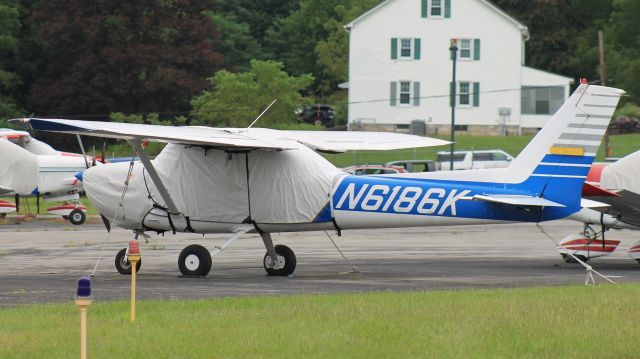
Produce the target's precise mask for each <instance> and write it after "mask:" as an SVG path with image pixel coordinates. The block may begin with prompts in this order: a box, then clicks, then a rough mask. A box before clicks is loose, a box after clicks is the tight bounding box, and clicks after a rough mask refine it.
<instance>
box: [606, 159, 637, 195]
mask: <svg viewBox="0 0 640 359" xmlns="http://www.w3.org/2000/svg"><path fill="white" fill-rule="evenodd" d="M600 187H602V188H606V189H610V190H616V189H618V190H622V189H626V190H628V191H631V192H634V193H638V194H640V151H636V152H634V153H632V154H630V155H628V156H626V157H624V158H621V159H619V160H618V161H617V162H616V163H613V164H611V165H609V166H606V167H605V168H604V169H603V170H602V175H601V177H600Z"/></svg>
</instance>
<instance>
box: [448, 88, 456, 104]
mask: <svg viewBox="0 0 640 359" xmlns="http://www.w3.org/2000/svg"><path fill="white" fill-rule="evenodd" d="M455 105H456V88H455V85H454V84H453V82H449V106H451V107H454V106H455Z"/></svg>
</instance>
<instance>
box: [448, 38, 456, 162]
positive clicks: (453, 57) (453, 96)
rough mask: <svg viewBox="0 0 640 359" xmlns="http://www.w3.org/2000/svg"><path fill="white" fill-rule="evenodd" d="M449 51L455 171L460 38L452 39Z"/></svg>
mask: <svg viewBox="0 0 640 359" xmlns="http://www.w3.org/2000/svg"><path fill="white" fill-rule="evenodd" d="M449 51H451V62H453V71H452V79H451V91H450V92H451V94H450V97H451V101H450V103H451V158H450V167H449V171H453V151H454V147H455V140H456V88H457V84H456V58H457V56H458V39H451V46H450V47H449Z"/></svg>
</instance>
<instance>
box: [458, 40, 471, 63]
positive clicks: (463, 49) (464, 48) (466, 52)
mask: <svg viewBox="0 0 640 359" xmlns="http://www.w3.org/2000/svg"><path fill="white" fill-rule="evenodd" d="M471 46H472V42H471V40H470V39H460V58H461V59H466V60H470V59H471V52H472V51H471Z"/></svg>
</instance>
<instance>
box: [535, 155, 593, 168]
mask: <svg viewBox="0 0 640 359" xmlns="http://www.w3.org/2000/svg"><path fill="white" fill-rule="evenodd" d="M592 162H593V156H580V157H578V156H567V155H551V154H549V155H545V156H544V157H543V158H542V163H567V164H581V165H589V166H591V163H592Z"/></svg>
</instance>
